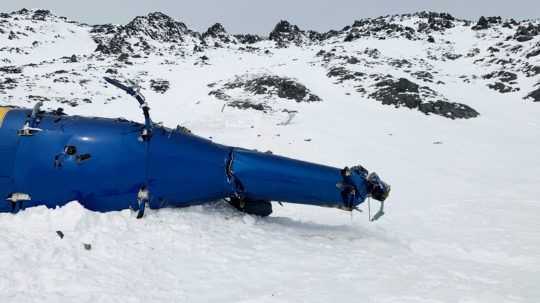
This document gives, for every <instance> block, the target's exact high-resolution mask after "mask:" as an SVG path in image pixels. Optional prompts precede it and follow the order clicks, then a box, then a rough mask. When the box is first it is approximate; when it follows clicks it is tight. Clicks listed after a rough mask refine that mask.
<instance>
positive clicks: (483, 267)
mask: <svg viewBox="0 0 540 303" xmlns="http://www.w3.org/2000/svg"><path fill="white" fill-rule="evenodd" d="M69 26H72V24H67V25H66V27H69ZM77 30H78V31H80V32H79V33H78V34H74V36H73V37H72V38H73V39H75V40H71V41H75V42H73V45H72V47H73V49H70V50H62V49H60V48H59V49H58V50H57V53H56V54H55V55H54V56H55V57H54V58H59V57H61V56H64V55H70V54H71V53H76V54H78V55H79V54H85V53H87V54H88V53H90V52H92V51H93V49H94V48H95V45H94V44H93V42H92V41H91V39H90V38H89V36H85V35H83V34H82V33H87V32H88V29H87V28H85V27H82V28H79V29H77ZM436 39H438V37H436ZM445 39H448V40H451V41H454V42H455V43H456V44H455V45H454V46H452V47H454V51H456V52H459V53H462V52H463V53H464V52H466V51H468V50H470V48H472V47H480V48H482V49H485V48H487V47H488V46H489V45H490V44H489V43H488V42H486V41H484V40H476V39H477V38H475V36H474V35H473V34H471V32H470V31H466V30H464V29H463V28H456V29H453V30H451V31H450V33H448V34H446V35H445ZM2 41H4V40H2ZM77 41H79V42H77ZM6 43H8V42H7V40H6ZM9 43H10V42H9ZM531 43H533V42H531ZM70 44H71V43H70ZM266 44H269V43H268V42H267V41H264V42H261V43H259V45H266ZM478 44H480V45H481V46H474V45H478ZM62 45H63V44H62ZM77 47H81V50H80V51H77V50H76V48H77ZM261 47H262V46H261ZM333 47H336V45H326V46H321V47H319V46H312V47H305V48H298V47H290V48H286V49H272V50H271V51H272V53H273V54H272V55H269V56H268V55H263V54H262V52H260V53H257V52H255V53H247V52H240V51H237V50H234V49H222V48H217V49H207V50H205V52H204V53H201V54H195V55H192V56H186V57H185V58H177V57H174V56H172V55H168V54H164V55H163V56H151V57H149V58H140V59H130V60H131V61H133V62H134V63H135V64H134V65H131V66H124V67H122V68H121V69H120V74H121V75H122V76H123V77H126V78H130V77H132V78H137V79H138V80H140V81H141V82H142V83H145V82H144V81H146V80H147V79H150V78H158V77H159V78H164V79H167V80H169V81H170V82H171V89H170V90H169V91H167V92H166V93H165V94H158V93H155V92H152V91H150V90H143V92H144V94H145V95H146V97H147V100H148V102H149V103H150V106H151V108H152V111H151V114H152V117H153V120H155V121H162V122H163V123H164V124H165V125H167V126H170V127H174V126H176V124H179V123H180V124H182V125H185V126H186V127H188V128H189V129H191V130H192V131H193V132H195V133H196V134H199V135H201V136H204V137H212V139H213V140H214V141H217V142H219V143H224V144H229V145H236V146H243V147H247V148H256V149H258V150H263V151H264V150H272V151H273V152H274V153H277V154H282V155H286V156H291V157H296V158H300V159H304V160H309V161H314V162H319V163H324V164H329V165H334V166H338V167H342V166H345V165H354V164H362V165H363V166H365V167H366V168H368V169H370V170H375V171H377V172H378V173H379V174H380V175H381V177H382V178H383V179H384V180H385V181H387V182H388V183H390V184H391V185H392V193H391V196H390V198H389V201H388V202H387V205H386V215H385V216H384V217H383V218H382V219H381V220H379V221H377V222H374V223H370V222H368V220H367V213H366V212H367V203H366V204H365V205H363V206H362V209H363V210H364V213H356V212H355V213H352V214H350V213H348V212H344V211H340V210H336V209H325V208H316V207H308V206H300V205H290V204H285V205H284V207H280V206H279V205H277V204H275V205H274V214H272V216H271V217H269V218H256V217H253V216H249V215H244V214H240V213H237V212H236V211H234V210H233V209H231V208H230V207H228V206H227V205H226V204H225V203H223V202H217V203H215V204H212V205H204V206H196V207H189V208H184V209H163V210H159V211H149V212H147V215H146V216H145V218H144V219H142V220H137V219H135V214H134V213H132V212H130V211H127V210H126V211H122V212H112V213H106V214H102V213H94V212H90V211H87V210H85V209H84V208H82V207H81V206H80V205H79V204H78V203H77V202H72V203H70V204H68V205H66V206H65V207H63V208H60V209H56V210H49V209H45V208H43V207H40V208H33V209H27V210H25V211H23V212H21V213H19V214H17V215H12V214H0V259H1V260H3V262H1V263H0V297H1V298H2V302H73V301H75V300H76V301H78V302H209V301H220V302H329V301H336V302H359V301H362V302H400V303H401V302H463V303H468V302H530V303H533V302H538V301H539V300H540V288H538V284H539V283H540V241H539V237H540V220H538V215H539V214H540V203H539V202H540V200H539V198H538V197H539V196H540V187H539V186H538V184H539V181H540V177H539V176H540V158H539V157H538V155H539V154H540V144H539V143H538V138H540V107H539V104H535V103H533V102H526V101H524V100H523V99H522V96H523V95H524V94H525V93H526V91H521V92H518V93H509V94H500V93H498V92H495V91H493V90H490V89H488V88H487V87H486V85H485V84H486V83H485V81H483V80H481V79H480V80H475V81H473V82H471V83H464V82H463V81H461V80H460V79H458V78H457V77H458V76H459V75H462V74H469V75H472V74H476V75H478V74H481V73H483V74H485V73H487V72H489V71H491V69H490V67H483V66H479V65H473V63H472V60H473V59H463V60H458V61H444V62H442V61H437V60H427V61H428V63H429V64H431V65H433V68H434V70H436V71H439V73H438V74H436V75H435V77H436V78H435V80H442V81H444V82H445V84H444V85H443V84H429V85H430V86H431V87H434V88H436V89H437V91H438V92H441V93H442V94H443V95H444V96H445V97H447V98H448V99H449V100H451V101H454V102H461V103H464V104H468V105H470V106H473V107H474V108H475V109H476V110H478V111H479V112H480V114H481V115H480V116H479V117H478V118H475V119H469V120H450V119H445V118H442V117H439V116H433V115H431V116H426V115H423V114H421V113H420V112H418V111H414V110H408V109H405V108H399V109H394V108H393V107H390V106H385V105H382V104H380V103H379V102H376V101H374V100H368V99H366V98H364V97H362V96H360V95H358V94H356V93H355V91H354V88H352V87H351V85H349V84H347V83H345V84H343V85H340V84H334V83H333V80H332V79H329V78H328V77H327V76H326V72H327V70H326V68H325V67H324V66H323V65H321V64H319V63H318V62H316V60H317V59H315V54H316V53H317V52H318V51H319V50H320V49H321V48H327V49H330V48H333ZM365 47H371V48H374V47H376V48H378V49H379V50H381V56H383V57H384V56H386V57H392V58H408V59H409V60H411V61H414V60H415V58H418V57H419V56H423V57H425V56H426V52H427V51H428V50H429V48H430V47H431V46H428V45H427V44H426V43H425V42H423V41H419V42H411V41H407V40H400V39H392V40H385V41H377V40H361V39H359V40H356V41H354V42H352V43H350V44H347V45H343V48H344V49H345V50H346V51H348V52H353V51H356V50H358V51H362V50H363V49H364V48H365ZM446 47H447V46H444V45H443V47H442V48H446ZM83 49H84V50H83ZM40 54H42V53H40ZM203 54H204V55H207V56H208V57H209V58H210V59H209V63H210V65H199V64H197V65H194V63H196V62H198V61H199V60H198V59H197V58H198V56H202V55H203ZM1 55H2V56H4V57H7V55H6V54H5V53H1ZM40 56H41V55H37V51H36V54H34V53H32V54H31V55H28V56H26V57H25V58H26V59H21V58H19V57H13V58H12V59H13V61H14V63H13V64H18V62H24V63H28V62H40V61H41V60H42V57H40ZM47 56H50V54H48V55H47ZM49 58H53V57H49ZM21 60H23V61H21ZM165 60H171V61H172V62H174V64H169V65H168V64H162V63H163V62H164V61H165ZM114 61H115V60H114V58H113V59H106V60H105V61H99V60H97V59H95V58H88V59H87V61H83V62H78V63H63V62H62V61H61V60H58V61H55V62H52V63H50V64H45V65H40V66H37V67H33V68H30V67H25V70H24V74H25V75H28V76H30V77H31V79H37V80H35V83H34V84H33V87H30V88H28V87H26V86H22V85H21V86H19V87H17V88H16V89H14V90H11V91H9V96H8V95H5V96H1V97H2V99H4V104H5V103H8V104H14V105H21V106H31V105H32V104H33V103H30V102H28V101H27V99H26V98H27V96H28V95H30V94H34V95H41V96H49V97H56V96H60V97H78V98H83V97H88V98H91V99H92V103H80V104H79V105H78V106H77V107H73V108H72V107H66V105H64V104H61V103H58V102H57V101H55V100H52V101H49V102H47V103H46V106H47V107H48V108H56V107H58V106H62V107H64V108H65V110H66V112H67V113H69V114H81V115H99V116H108V117H118V116H123V117H126V118H129V119H133V120H137V121H142V115H141V113H140V109H139V108H138V107H137V105H136V103H135V101H134V100H131V99H129V97H127V96H124V95H123V94H122V93H121V92H119V91H118V90H115V89H114V88H112V87H110V86H106V85H105V84H104V82H102V81H100V80H99V79H100V77H101V76H103V75H104V71H105V69H106V68H108V67H110V66H112V65H113V64H115V63H114ZM381 61H382V60H381ZM414 62H415V63H418V62H417V61H414ZM89 65H91V66H93V68H87V67H88V66H89ZM357 68H358V69H359V70H361V71H368V72H380V73H390V74H392V75H395V76H396V77H399V76H403V75H406V74H405V72H404V71H402V70H398V69H396V68H391V67H389V66H388V65H384V64H381V65H374V66H373V67H364V66H360V67H357ZM415 68H417V69H418V70H421V69H422V68H420V66H419V65H415ZM60 69H66V70H74V71H77V72H80V73H81V76H80V77H78V78H77V77H76V76H72V75H69V76H68V77H70V78H75V79H76V81H75V82H74V83H67V84H65V83H57V82H53V81H52V78H51V79H47V78H43V77H41V76H42V75H45V74H47V73H51V72H53V71H56V70H60ZM143 71H144V72H147V73H148V75H146V76H145V75H141V72H143ZM246 73H249V74H259V73H269V74H276V75H280V76H287V77H292V78H295V79H298V80H299V81H300V82H301V83H303V84H305V85H306V86H307V87H308V88H309V89H311V90H312V92H313V93H315V94H317V95H318V96H320V97H321V98H322V99H323V100H324V101H323V102H314V103H309V104H306V103H299V104H296V103H294V102H293V101H285V100H276V102H277V103H279V104H280V108H281V107H284V108H287V109H292V110H298V114H297V115H295V117H294V118H293V119H292V121H291V123H290V124H288V125H285V126H283V125H279V124H280V123H281V122H283V121H286V120H287V119H288V115H286V114H285V113H282V112H280V111H275V112H271V113H269V114H264V113H262V112H259V111H249V110H248V111H243V110H238V109H234V108H230V107H223V102H221V101H219V100H217V99H215V98H214V97H212V96H209V95H208V92H209V90H211V89H210V88H209V87H208V86H207V85H208V84H209V83H212V82H218V81H223V80H228V79H231V78H234V77H235V76H237V75H243V74H246ZM59 76H62V75H59ZM83 78H84V79H89V80H91V81H90V82H89V83H88V84H87V85H86V86H83V87H81V86H80V85H78V80H80V79H83ZM537 79H538V77H536V79H535V78H532V79H529V78H523V77H521V78H520V81H521V82H520V83H519V84H520V85H519V86H520V87H524V90H525V89H529V88H530V87H532V85H533V84H534V80H537ZM147 82H148V81H146V83H147ZM143 88H144V86H143ZM368 88H369V87H368ZM369 89H370V88H369ZM346 93H350V94H349V95H347V94H346ZM113 96H114V97H117V98H116V99H114V100H112V99H108V98H110V97H113ZM305 139H311V141H305ZM377 205H378V204H377V202H372V210H373V209H374V208H375V207H376V206H377ZM57 231H62V233H63V234H64V237H63V238H60V237H59V236H58V235H57V233H56V232H57ZM84 244H90V245H91V249H90V250H87V249H85V247H84Z"/></svg>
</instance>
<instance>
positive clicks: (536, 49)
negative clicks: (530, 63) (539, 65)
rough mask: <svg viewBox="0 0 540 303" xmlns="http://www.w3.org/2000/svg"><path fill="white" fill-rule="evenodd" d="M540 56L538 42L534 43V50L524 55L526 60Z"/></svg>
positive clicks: (539, 43)
mask: <svg viewBox="0 0 540 303" xmlns="http://www.w3.org/2000/svg"><path fill="white" fill-rule="evenodd" d="M538 55H540V42H536V45H535V46H534V48H533V49H532V50H531V51H530V52H528V53H527V55H525V57H526V58H527V59H529V58H532V57H536V56H538Z"/></svg>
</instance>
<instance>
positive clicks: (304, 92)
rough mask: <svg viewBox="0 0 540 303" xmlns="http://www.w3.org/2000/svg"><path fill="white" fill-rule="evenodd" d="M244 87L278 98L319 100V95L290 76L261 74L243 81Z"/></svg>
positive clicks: (302, 100)
mask: <svg viewBox="0 0 540 303" xmlns="http://www.w3.org/2000/svg"><path fill="white" fill-rule="evenodd" d="M243 86H244V89H245V90H247V91H250V92H252V93H254V94H258V95H260V94H276V95H277V96H278V97H280V98H284V99H291V100H295V101H296V102H313V101H321V98H319V96H317V95H314V94H312V93H311V92H310V91H309V89H307V88H306V87H305V86H304V85H303V84H301V83H298V82H296V81H295V80H293V79H290V78H283V77H279V76H261V77H257V78H254V79H251V80H248V81H246V82H245V83H244V85H243Z"/></svg>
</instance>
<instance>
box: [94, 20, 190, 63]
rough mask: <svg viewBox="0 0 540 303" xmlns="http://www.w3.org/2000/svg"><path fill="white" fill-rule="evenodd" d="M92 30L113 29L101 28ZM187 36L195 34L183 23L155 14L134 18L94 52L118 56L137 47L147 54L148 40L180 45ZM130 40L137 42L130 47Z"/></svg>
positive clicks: (149, 47) (148, 49) (150, 47)
mask: <svg viewBox="0 0 540 303" xmlns="http://www.w3.org/2000/svg"><path fill="white" fill-rule="evenodd" d="M93 30H95V31H104V30H113V29H112V28H110V27H104V28H103V27H102V28H94V29H93ZM187 35H193V36H194V35H195V33H194V32H193V31H191V30H189V29H188V28H187V26H186V25H185V24H184V23H182V22H178V21H176V20H174V19H173V18H171V17H169V16H167V15H165V14H163V13H160V12H155V13H150V14H148V15H147V16H139V17H136V18H135V19H133V20H132V21H131V22H130V23H128V24H127V25H125V26H122V27H120V28H119V29H118V30H117V31H116V33H115V34H114V36H113V37H112V38H111V39H110V40H108V41H102V42H101V44H100V45H98V47H97V49H96V51H99V52H102V53H105V54H119V53H122V52H123V51H128V52H134V47H137V48H138V49H142V50H143V51H145V52H149V51H150V50H151V49H152V46H151V45H150V44H149V43H148V41H147V40H148V39H151V40H155V41H159V42H169V43H180V42H183V41H184V39H185V37H186V36H187ZM131 38H135V39H138V42H137V43H134V44H133V45H132V44H131V43H130V42H129V41H128V40H129V39H131Z"/></svg>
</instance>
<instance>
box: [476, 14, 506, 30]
mask: <svg viewBox="0 0 540 303" xmlns="http://www.w3.org/2000/svg"><path fill="white" fill-rule="evenodd" d="M500 23H502V19H501V17H499V16H497V17H487V18H486V17H484V16H481V17H480V19H478V22H477V23H476V25H474V26H473V27H472V28H471V29H473V30H484V29H488V28H489V27H490V26H491V25H492V24H500Z"/></svg>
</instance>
